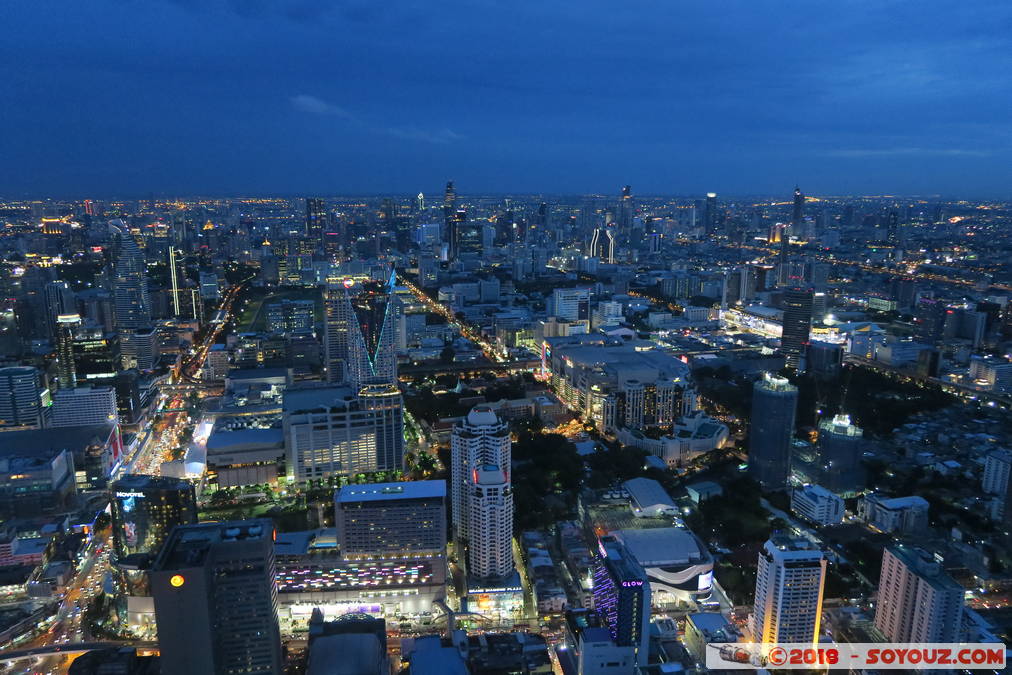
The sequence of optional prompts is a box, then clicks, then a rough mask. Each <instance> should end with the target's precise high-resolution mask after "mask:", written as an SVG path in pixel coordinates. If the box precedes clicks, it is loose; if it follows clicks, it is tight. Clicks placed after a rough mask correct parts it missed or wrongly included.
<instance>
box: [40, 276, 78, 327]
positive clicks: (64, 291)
mask: <svg viewBox="0 0 1012 675" xmlns="http://www.w3.org/2000/svg"><path fill="white" fill-rule="evenodd" d="M43 296H44V300H45V306H46V315H45V325H46V333H47V335H48V337H50V338H57V337H58V328H59V325H58V321H57V319H58V317H60V316H62V315H64V314H74V313H75V312H77V307H76V303H75V302H74V292H73V291H72V290H70V285H69V284H68V283H67V282H66V281H62V280H58V281H50V282H49V283H47V284H46V286H45V288H44V290H43Z"/></svg>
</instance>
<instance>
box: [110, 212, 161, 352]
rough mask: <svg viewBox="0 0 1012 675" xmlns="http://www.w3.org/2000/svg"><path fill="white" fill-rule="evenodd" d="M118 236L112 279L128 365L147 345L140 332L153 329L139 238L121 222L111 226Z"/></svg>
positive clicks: (117, 322) (118, 321)
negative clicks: (117, 250) (136, 238)
mask: <svg viewBox="0 0 1012 675" xmlns="http://www.w3.org/2000/svg"><path fill="white" fill-rule="evenodd" d="M110 227H111V228H112V230H113V232H114V233H115V234H117V235H118V237H119V257H118V258H117V260H116V264H115V269H114V279H113V286H114V288H113V294H114V302H115V315H116V330H117V332H118V333H119V335H120V351H121V353H122V355H123V358H124V362H125V363H126V365H127V367H132V366H133V365H134V364H136V363H137V361H138V356H139V355H141V352H143V351H146V350H145V349H144V345H141V344H138V337H137V335H138V334H140V333H142V332H144V331H148V332H150V329H151V299H150V297H149V296H148V279H147V263H146V262H145V260H144V253H143V252H142V251H141V249H140V247H138V246H137V241H136V240H135V239H134V237H133V235H132V234H130V231H129V230H128V229H127V227H126V224H125V223H122V221H120V223H119V225H111V226H110Z"/></svg>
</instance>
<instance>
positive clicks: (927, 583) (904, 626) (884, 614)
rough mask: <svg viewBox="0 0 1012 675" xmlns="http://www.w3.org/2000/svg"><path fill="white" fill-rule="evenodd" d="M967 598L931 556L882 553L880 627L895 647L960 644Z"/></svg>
mask: <svg viewBox="0 0 1012 675" xmlns="http://www.w3.org/2000/svg"><path fill="white" fill-rule="evenodd" d="M963 592H964V591H963V587H962V586H960V585H959V584H958V583H956V582H955V581H954V580H953V579H952V577H950V576H949V575H948V574H947V573H946V572H945V571H944V570H943V569H942V566H941V565H940V564H939V563H938V562H937V561H935V560H934V559H933V558H932V557H931V556H930V555H929V554H928V553H926V552H925V551H922V550H920V549H915V548H910V547H907V546H890V547H889V548H887V549H886V550H885V551H883V552H882V573H881V575H880V576H879V582H878V601H877V603H876V607H875V627H876V628H878V629H879V630H880V631H882V634H883V635H885V636H886V639H887V640H889V641H890V642H959V639H960V625H961V619H962V616H963Z"/></svg>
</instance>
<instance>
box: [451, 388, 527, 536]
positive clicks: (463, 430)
mask: <svg viewBox="0 0 1012 675" xmlns="http://www.w3.org/2000/svg"><path fill="white" fill-rule="evenodd" d="M512 449H513V443H512V441H511V440H510V434H509V425H508V424H506V422H504V421H502V420H500V419H499V417H498V416H497V415H496V414H495V412H493V411H492V409H491V408H490V407H488V406H483V405H479V406H475V407H474V408H472V409H471V411H470V412H469V413H468V414H467V417H465V418H464V419H463V420H461V421H460V422H458V423H457V425H456V426H455V427H454V428H453V433H452V436H451V439H450V457H451V459H450V462H451V465H452V466H451V469H450V499H451V503H452V509H451V513H452V520H453V529H454V535H455V537H456V538H457V539H463V538H465V537H466V536H467V535H466V533H467V531H468V530H467V519H468V514H469V510H468V504H467V499H468V496H469V494H470V490H471V483H472V481H473V472H474V470H475V469H476V468H477V467H479V466H482V465H485V464H492V465H495V466H498V467H502V468H504V469H505V470H507V471H508V470H510V467H511V457H512Z"/></svg>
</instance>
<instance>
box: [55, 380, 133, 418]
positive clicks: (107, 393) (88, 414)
mask: <svg viewBox="0 0 1012 675" xmlns="http://www.w3.org/2000/svg"><path fill="white" fill-rule="evenodd" d="M52 410H53V414H52V415H51V420H50V422H49V426H51V427H79V426H92V425H96V424H118V423H119V411H118V409H117V406H116V390H115V389H113V388H112V387H74V388H67V389H60V390H59V391H58V392H56V394H55V395H54V396H53V407H52Z"/></svg>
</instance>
